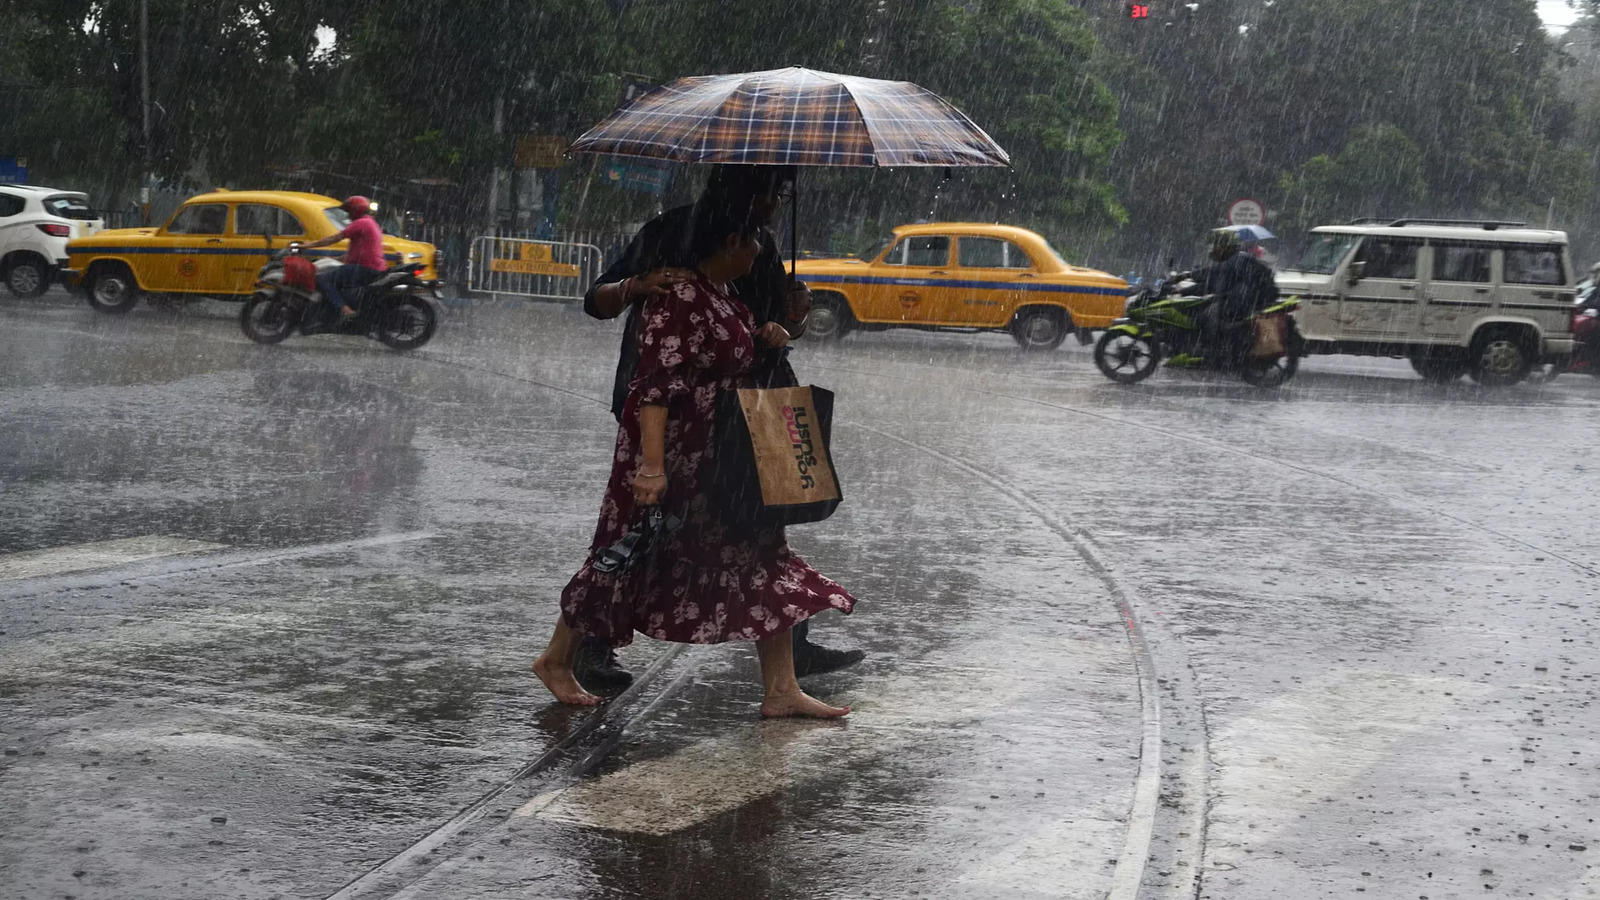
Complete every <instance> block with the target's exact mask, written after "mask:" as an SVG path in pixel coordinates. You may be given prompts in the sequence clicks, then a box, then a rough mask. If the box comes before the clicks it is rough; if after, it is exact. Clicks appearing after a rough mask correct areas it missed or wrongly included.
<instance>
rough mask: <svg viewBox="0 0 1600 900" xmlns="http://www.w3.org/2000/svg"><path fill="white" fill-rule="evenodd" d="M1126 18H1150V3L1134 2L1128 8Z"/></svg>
mask: <svg viewBox="0 0 1600 900" xmlns="http://www.w3.org/2000/svg"><path fill="white" fill-rule="evenodd" d="M1128 18H1130V19H1148V18H1150V5H1149V4H1148V3H1134V4H1132V5H1131V6H1129V8H1128Z"/></svg>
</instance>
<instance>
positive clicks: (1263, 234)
mask: <svg viewBox="0 0 1600 900" xmlns="http://www.w3.org/2000/svg"><path fill="white" fill-rule="evenodd" d="M1222 230H1223V231H1231V232H1233V233H1234V234H1236V235H1238V236H1239V240H1241V241H1265V240H1269V239H1271V238H1275V237H1277V235H1275V234H1273V233H1272V232H1270V231H1268V230H1267V229H1266V228H1264V227H1262V226H1260V225H1229V226H1227V227H1225V228H1223V229H1222Z"/></svg>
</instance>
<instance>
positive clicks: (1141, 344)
mask: <svg viewBox="0 0 1600 900" xmlns="http://www.w3.org/2000/svg"><path fill="white" fill-rule="evenodd" d="M1160 363H1161V350H1160V349H1159V348H1158V347H1156V345H1155V342H1154V341H1152V340H1151V339H1150V338H1148V337H1144V336H1138V337H1136V336H1134V335H1131V334H1128V333H1127V332H1126V331H1107V332H1105V333H1104V334H1102V335H1100V340H1098V341H1096V342H1095V345H1094V364H1095V366H1097V367H1098V368H1099V369H1100V374H1102V375H1104V376H1106V377H1107V378H1109V379H1111V380H1112V381H1115V382H1116V383H1118V384H1134V383H1136V382H1140V381H1143V380H1145V379H1146V378H1149V377H1150V375H1151V373H1153V372H1154V371H1155V370H1156V366H1157V365H1160Z"/></svg>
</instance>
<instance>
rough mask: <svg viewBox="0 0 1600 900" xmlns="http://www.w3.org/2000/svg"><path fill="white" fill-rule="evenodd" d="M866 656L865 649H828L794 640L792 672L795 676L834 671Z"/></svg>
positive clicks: (808, 642) (800, 676)
mask: <svg viewBox="0 0 1600 900" xmlns="http://www.w3.org/2000/svg"><path fill="white" fill-rule="evenodd" d="M866 658H867V651H865V650H830V649H828V648H827V647H822V646H819V645H817V644H813V643H811V642H810V641H796V642H795V645H794V674H795V677H797V678H804V677H806V676H807V675H821V674H822V673H824V672H836V671H838V670H839V669H843V668H844V667H846V666H853V665H855V664H856V663H858V662H861V661H862V660H863V659H866Z"/></svg>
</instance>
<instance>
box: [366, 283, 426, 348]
mask: <svg viewBox="0 0 1600 900" xmlns="http://www.w3.org/2000/svg"><path fill="white" fill-rule="evenodd" d="M438 324H439V322H438V317H437V316H435V315H434V312H433V306H432V305H431V304H429V303H428V301H426V300H424V299H422V298H421V297H417V296H414V295H411V294H407V295H406V296H404V297H401V298H400V299H398V300H396V301H395V304H394V306H393V307H392V308H390V309H386V310H384V311H383V312H382V313H381V314H380V318H379V319H378V340H380V341H383V342H384V344H386V345H388V346H390V347H393V348H394V349H396V350H415V349H417V348H418V347H421V346H422V345H423V344H426V343H427V342H428V339H429V338H431V337H433V330H434V328H436V327H438Z"/></svg>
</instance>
